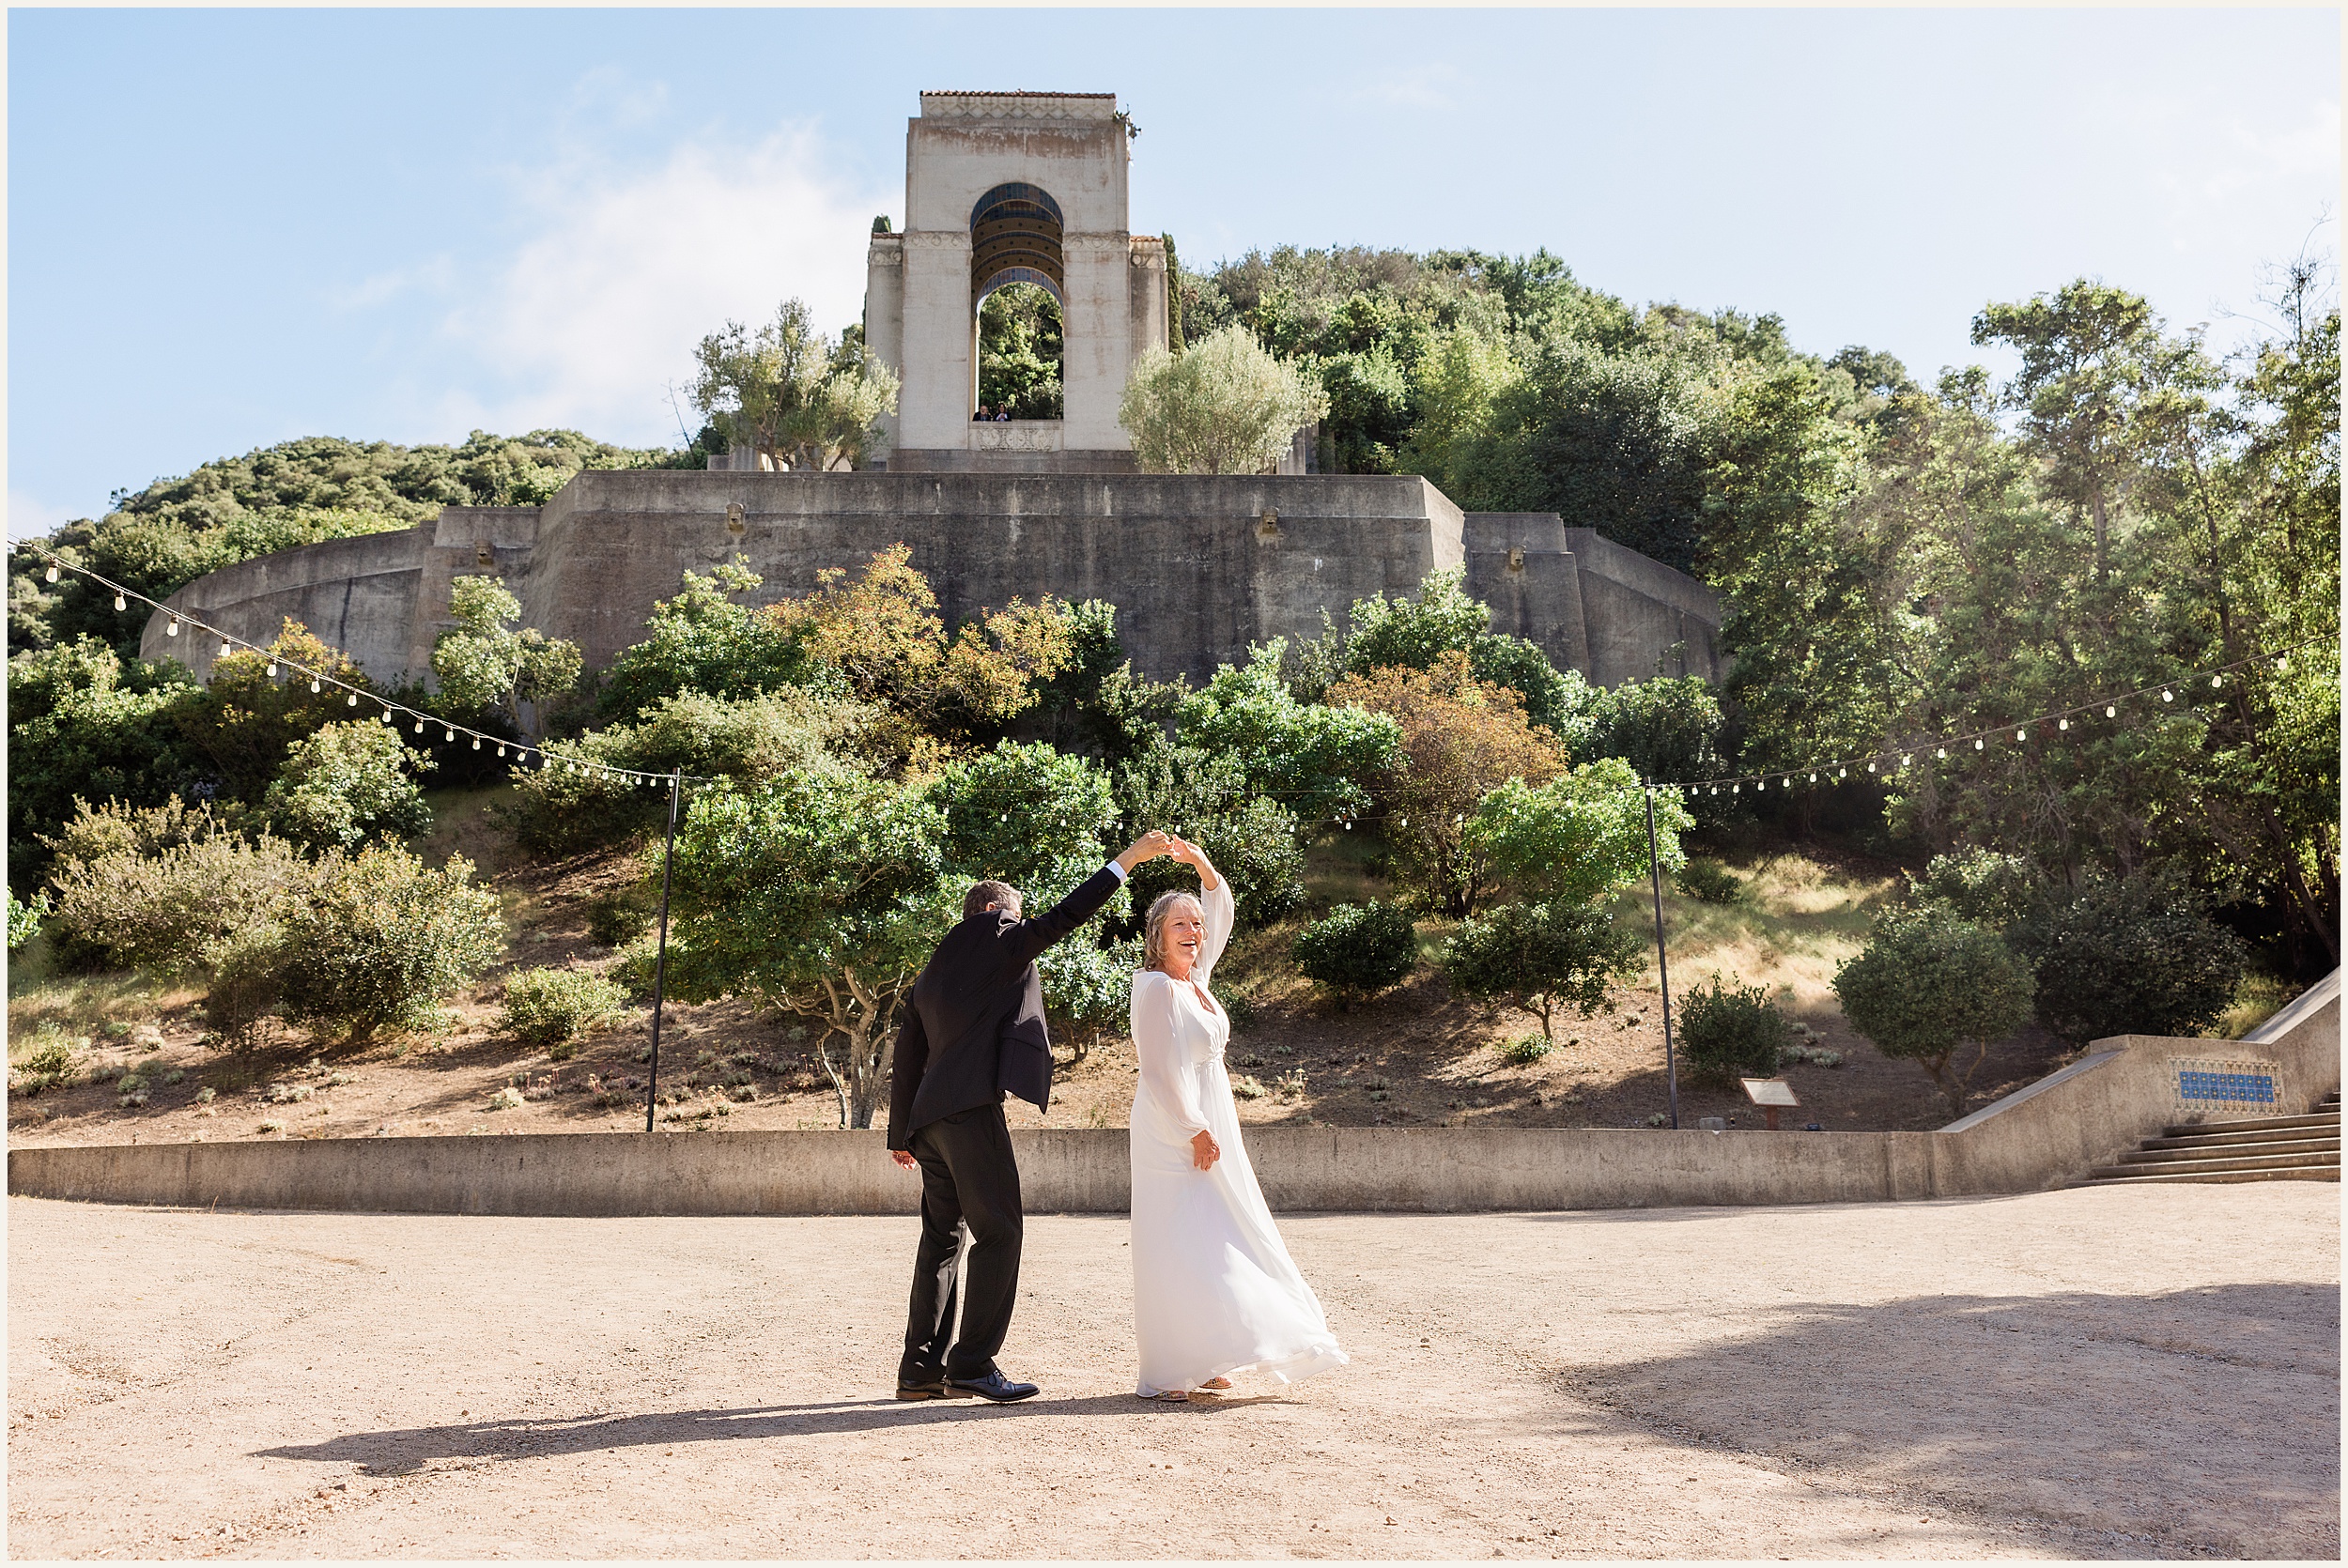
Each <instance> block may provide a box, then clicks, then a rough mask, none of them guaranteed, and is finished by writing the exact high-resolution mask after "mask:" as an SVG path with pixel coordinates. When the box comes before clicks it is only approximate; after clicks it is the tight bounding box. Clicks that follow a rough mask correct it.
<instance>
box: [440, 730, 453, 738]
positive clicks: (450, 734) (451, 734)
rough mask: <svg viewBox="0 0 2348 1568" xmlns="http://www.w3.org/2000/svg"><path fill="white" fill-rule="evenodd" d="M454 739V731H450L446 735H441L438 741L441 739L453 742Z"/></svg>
mask: <svg viewBox="0 0 2348 1568" xmlns="http://www.w3.org/2000/svg"><path fill="white" fill-rule="evenodd" d="M440 739H442V740H444V741H453V740H455V739H456V730H450V731H449V732H448V733H447V734H445V735H442V736H441V737H440Z"/></svg>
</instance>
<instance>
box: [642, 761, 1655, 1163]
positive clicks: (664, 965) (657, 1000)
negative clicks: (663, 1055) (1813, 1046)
mask: <svg viewBox="0 0 2348 1568" xmlns="http://www.w3.org/2000/svg"><path fill="white" fill-rule="evenodd" d="M684 792H685V770H684V769H683V768H679V769H678V770H677V771H676V772H674V773H672V774H671V775H670V776H669V847H668V850H667V852H666V853H663V854H662V855H661V857H660V946H659V948H658V950H657V952H655V953H654V955H653V961H652V1074H651V1077H650V1079H649V1081H648V1082H647V1083H646V1084H645V1085H644V1130H645V1131H647V1132H650V1131H651V1130H652V1117H653V1107H654V1105H655V1104H656V1103H657V1099H656V1097H657V1095H658V1094H659V1092H660V1004H661V996H662V991H663V988H664V986H665V985H666V983H667V980H668V972H669V881H670V878H671V876H672V873H673V872H674V870H675V869H676V807H677V799H678V797H679V796H681V795H682V794H684ZM1647 815H1648V817H1649V818H1650V822H1649V826H1650V828H1651V827H1652V825H1653V823H1652V821H1651V819H1652V818H1653V816H1654V808H1653V807H1651V806H1650V807H1649V808H1648V812H1647ZM1670 1027H1671V1026H1670V1024H1668V1023H1666V1024H1665V1025H1664V1028H1665V1029H1666V1030H1667V1031H1668V1030H1669V1028H1670ZM1673 1125H1674V1126H1676V1125H1678V1124H1677V1123H1676V1122H1675V1123H1674V1124H1673Z"/></svg>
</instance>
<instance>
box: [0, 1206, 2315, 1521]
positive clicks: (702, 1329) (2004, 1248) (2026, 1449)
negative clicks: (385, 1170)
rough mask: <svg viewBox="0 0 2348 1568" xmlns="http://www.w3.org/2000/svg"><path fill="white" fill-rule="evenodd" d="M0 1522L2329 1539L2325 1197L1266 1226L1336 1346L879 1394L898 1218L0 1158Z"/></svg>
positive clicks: (1080, 1226) (1072, 1249)
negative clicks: (179, 1176)
mask: <svg viewBox="0 0 2348 1568" xmlns="http://www.w3.org/2000/svg"><path fill="white" fill-rule="evenodd" d="M8 1219H9V1227H8V1262H9V1270H8V1309H9V1310H8V1483H9V1484H8V1549H9V1552H10V1553H11V1555H13V1556H16V1557H92V1556H99V1555H108V1556H150V1557H155V1556H161V1557H211V1556H226V1557H249V1558H303V1559H316V1558H372V1557H415V1558H460V1557H465V1558H471V1557H478V1558H510V1557H563V1558H569V1557H595V1558H613V1557H664V1558H665V1557H711V1558H718V1557H759V1556H773V1557H796V1558H806V1557H900V1558H902V1557H927V1558H985V1557H1052V1558H1240V1557H1260V1558H1438V1557H1440V1558H1469V1557H1474V1558H1494V1557H1498V1558H1528V1557H1529V1558H1544V1557H1660V1558H1675V1557H1691V1558H1693V1557H1705V1558H1713V1557H1728V1558H1769V1557H1908V1558H1921V1557H1962V1558H1984V1557H2055V1558H2064V1557H2078V1558H2091V1557H2092V1558H2152V1557H2186V1556H2213V1555H2215V1556H2252V1557H2294V1558H2298V1557H2304V1558H2324V1559H2337V1558H2338V1556H2339V1555H2340V1490H2339V1485H2340V1468H2339V1460H2340V1288H2339V1281H2340V1276H2339V1266H2340V1224H2339V1221H2340V1209H2339V1198H2338V1192H2337V1190H2336V1189H2331V1188H2325V1187H2318V1186H2302V1185H2297V1184H2289V1183H2276V1184H2271V1185H2245V1186H2231V1187H2174V1188H2160V1189H2153V1190H2127V1189H2089V1190H2079V1191H2064V1192H2056V1193H2047V1194H2039V1195H2033V1196H2028V1197H2020V1198H2004V1199H1995V1200H1981V1201H1970V1202H1943V1203H1934V1204H1923V1205H1905V1206H1890V1205H1877V1206H1848V1207H1804V1208H1782V1209H1738V1210H1728V1209H1702V1210H1696V1209H1687V1210H1664V1211H1647V1212H1613V1213H1604V1212H1599V1213H1569V1214H1537V1215H1479V1216H1393V1215H1388V1216H1375V1217H1372V1216H1320V1217H1290V1218H1288V1219H1286V1220H1284V1221H1283V1222H1282V1224H1283V1229H1284V1231H1285V1232H1286V1234H1287V1236H1288V1237H1289V1240H1290V1246H1291V1248H1292V1250H1293V1251H1294V1253H1296V1256H1297V1259H1298V1261H1299V1263H1300V1265H1301V1266H1302V1268H1304V1271H1305V1275H1306V1277H1307V1278H1308V1279H1310V1280H1311V1281H1312V1282H1313V1283H1314V1284H1315V1285H1316V1286H1317V1287H1318V1289H1319V1290H1320V1292H1321V1297H1322V1299H1323V1300H1324V1302H1325V1303H1326V1305H1327V1307H1328V1310H1329V1315H1330V1319H1331V1322H1332V1324H1333V1326H1334V1327H1335V1329H1336V1331H1337V1333H1338V1335H1339V1337H1340V1339H1341V1340H1342V1342H1343V1343H1344V1345H1346V1347H1347V1348H1348V1350H1349V1351H1350V1352H1351V1353H1352V1356H1353V1358H1354V1360H1353V1363H1352V1365H1350V1366H1348V1367H1344V1368H1341V1369H1339V1370H1337V1371H1336V1372H1334V1373H1331V1374H1329V1375H1326V1376H1322V1377H1321V1378H1317V1379H1315V1380H1313V1381H1310V1382H1308V1383H1305V1384H1304V1385H1302V1386H1300V1387H1297V1388H1294V1389H1289V1390H1261V1389H1248V1388H1243V1389H1242V1390H1241V1391H1239V1393H1238V1394H1237V1396H1235V1397H1231V1398H1227V1399H1224V1400H1221V1401H1219V1402H1215V1403H1212V1404H1208V1403H1201V1404H1197V1405H1193V1406H1189V1407H1170V1406H1159V1405H1151V1404H1145V1403H1143V1402H1140V1401H1137V1400H1135V1399H1134V1398H1133V1397H1132V1395H1131V1392H1130V1391H1131V1388H1132V1386H1133V1367H1132V1355H1131V1343H1130V1334H1131V1327H1130V1324H1131V1317H1130V1311H1129V1296H1128V1292H1129V1274H1128V1271H1127V1265H1126V1261H1125V1258H1126V1254H1125V1253H1124V1251H1123V1244H1124V1240H1125V1226H1124V1223H1123V1222H1121V1221H1117V1220H1104V1219H1097V1218H1050V1217H1041V1218H1036V1219H1032V1220H1031V1221H1030V1222H1029V1224H1028V1231H1027V1237H1028V1240H1027V1269H1026V1273H1025V1277H1024V1282H1023V1290H1022V1296H1023V1300H1022V1302H1021V1305H1020V1311H1019V1314H1018V1317H1017V1319H1016V1320H1015V1322H1014V1324H1013V1327H1012V1339H1011V1343H1010V1345H1008V1346H1007V1347H1006V1351H1005V1356H1004V1360H1005V1362H1006V1365H1007V1367H1008V1368H1009V1370H1011V1371H1012V1373H1014V1374H1015V1375H1020V1376H1029V1377H1032V1378H1034V1379H1036V1380H1038V1381H1040V1382H1041V1383H1042V1384H1043V1387H1044V1392H1043V1395H1042V1396H1041V1397H1040V1398H1038V1399H1036V1400H1035V1401H1033V1402H1031V1403H1028V1404H1026V1405H1021V1406H1014V1407H1007V1408H999V1409H998V1408H994V1407H980V1406H976V1405H972V1404H965V1403H959V1402H957V1403H953V1404H926V1405H899V1404H896V1403H894V1402H893V1401H892V1400H890V1399H889V1398H888V1388H889V1384H890V1381H891V1375H892V1373H893V1370H894V1360H895V1353H894V1346H895V1341H896V1337H897V1335H898V1333H899V1332H900V1331H901V1330H900V1324H901V1321H902V1319H901V1315H900V1314H902V1312H903V1302H904V1284H905V1280H904V1276H905V1271H906V1267H907V1258H908V1256H909V1254H910V1253H911V1251H912V1245H913V1239H914V1236H913V1223H912V1222H911V1221H908V1220H881V1219H833V1220H816V1219H810V1220H765V1221H760V1220H720V1219H710V1220H505V1219H465V1218H450V1217H416V1216H365V1215H326V1214H316V1215H296V1214H251V1213H229V1212H223V1213H198V1212H188V1211H163V1210H142V1209H127V1208H112V1207H97V1206H81V1205H71V1204H59V1203H49V1202H41V1201H36V1200H29V1199H12V1200H10V1202H9V1205H8Z"/></svg>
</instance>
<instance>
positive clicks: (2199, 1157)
mask: <svg viewBox="0 0 2348 1568" xmlns="http://www.w3.org/2000/svg"><path fill="white" fill-rule="evenodd" d="M2325 1154H2328V1155H2330V1156H2331V1157H2332V1158H2333V1159H2334V1160H2338V1159H2339V1157H2340V1140H2339V1139H2337V1138H2287V1139H2277V1140H2275V1141H2274V1142H2272V1143H2263V1144H2222V1145H2215V1146H2210V1147H2200V1148H2196V1147H2191V1146H2187V1147H2184V1148H2141V1149H2130V1150H2129V1151H2128V1152H2127V1153H2125V1154H2124V1155H2122V1156H2121V1157H2120V1162H2121V1163H2122V1164H2124V1165H2173V1164H2178V1163H2181V1162H2182V1163H2187V1164H2190V1163H2193V1162H2195V1161H2211V1160H2274V1159H2284V1158H2293V1159H2295V1158H2298V1157H2300V1156H2303V1155H2325Z"/></svg>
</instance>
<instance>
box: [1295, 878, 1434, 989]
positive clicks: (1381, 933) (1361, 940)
mask: <svg viewBox="0 0 2348 1568" xmlns="http://www.w3.org/2000/svg"><path fill="white" fill-rule="evenodd" d="M1290 952H1291V953H1292V954H1293V955H1294V956H1295V959H1296V967H1297V968H1298V969H1299V970H1301V971H1303V973H1304V975H1305V978H1306V979H1308V980H1313V981H1315V982H1317V983H1319V984H1321V985H1323V986H1326V987H1327V988H1328V989H1329V990H1330V991H1331V992H1335V993H1336V997H1337V999H1338V1001H1339V1002H1340V1003H1341V1004H1343V1005H1345V1006H1349V1007H1350V1006H1351V1005H1352V1003H1353V1001H1354V1000H1355V999H1356V998H1358V997H1362V996H1367V995H1370V994H1372V993H1374V992H1381V991H1384V990H1386V989H1387V988H1388V987H1390V986H1398V985H1400V984H1401V983H1402V982H1403V980H1404V979H1405V978H1407V977H1408V976H1409V975H1410V973H1411V969H1412V967H1413V965H1414V964H1416V963H1417V961H1418V932H1417V930H1416V929H1415V928H1414V927H1413V925H1412V924H1411V917H1410V915H1408V914H1406V913H1404V912H1403V911H1402V910H1401V909H1400V908H1398V906H1396V905H1393V904H1381V903H1380V902H1379V901H1378V900H1377V899H1371V900H1370V901H1369V902H1367V903H1366V904H1339V905H1338V906H1337V907H1336V908H1335V909H1333V910H1331V911H1330V912H1329V913H1328V915H1326V916H1324V917H1323V918H1321V919H1319V920H1316V921H1314V922H1313V923H1312V924H1311V925H1309V926H1306V927H1305V929H1304V930H1301V931H1298V932H1297V933H1296V940H1295V942H1294V943H1293V944H1291V945H1290Z"/></svg>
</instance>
